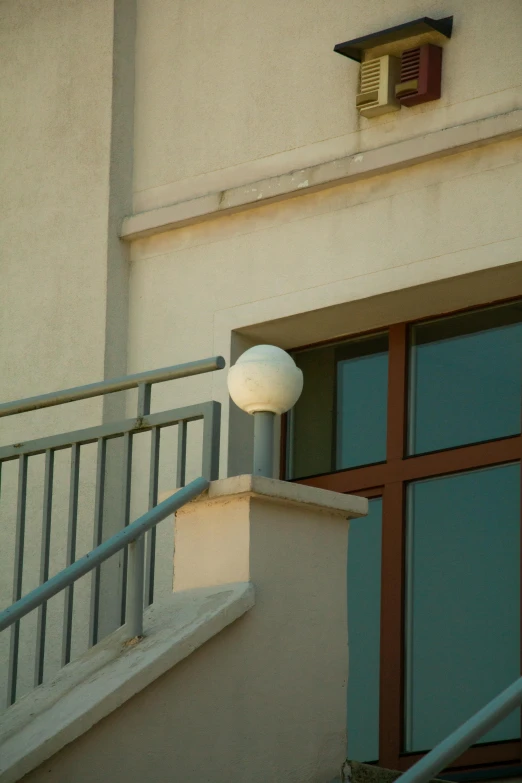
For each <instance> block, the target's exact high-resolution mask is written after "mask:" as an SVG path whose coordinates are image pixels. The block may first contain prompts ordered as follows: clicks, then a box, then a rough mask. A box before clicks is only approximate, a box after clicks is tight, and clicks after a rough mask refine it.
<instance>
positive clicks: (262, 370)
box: [228, 345, 303, 478]
mask: <svg viewBox="0 0 522 783" xmlns="http://www.w3.org/2000/svg"><path fill="white" fill-rule="evenodd" d="M228 390H229V392H230V396H231V397H232V399H233V401H234V402H235V403H236V405H237V406H238V408H241V410H243V411H246V413H250V414H251V415H253V416H254V468H253V473H254V475H257V476H268V477H269V478H273V474H274V457H273V454H274V421H275V416H276V414H277V415H281V414H282V413H286V412H287V411H289V410H290V408H292V407H293V406H294V405H295V403H296V402H297V400H298V399H299V397H300V394H301V391H302V390H303V373H302V372H301V370H300V369H299V368H298V367H296V365H295V362H294V360H293V359H292V357H291V356H290V355H289V354H287V353H286V351H283V349H282V348H277V347H276V346H275V345H256V346H255V347H254V348H249V349H248V351H245V353H243V354H242V355H241V356H240V357H239V359H238V360H237V362H236V363H235V365H234V366H233V367H231V368H230V370H229V373H228Z"/></svg>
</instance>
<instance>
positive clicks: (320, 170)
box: [120, 109, 522, 241]
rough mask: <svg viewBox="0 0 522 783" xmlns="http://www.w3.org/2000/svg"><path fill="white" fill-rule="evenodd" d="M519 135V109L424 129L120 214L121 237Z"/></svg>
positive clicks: (172, 226) (521, 123) (129, 237)
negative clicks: (353, 151) (386, 142)
mask: <svg viewBox="0 0 522 783" xmlns="http://www.w3.org/2000/svg"><path fill="white" fill-rule="evenodd" d="M520 135H522V109H515V110H513V111H510V112H507V113H506V114H498V115H496V116H493V117H485V118H484V119H481V120H475V121H473V122H468V123H465V124H462V125H456V126H453V127H450V128H444V129H443V130H438V131H433V132H432V133H426V134H424V135H422V136H417V137H415V138H413V139H406V140H404V141H400V142H397V143H396V144H390V145H387V146H384V147H379V148H376V149H372V150H367V151H366V152H360V153H356V154H354V155H348V156H347V157H344V158H339V159H338V160H334V161H330V162H327V163H321V164H318V165H314V166H309V167H308V168H303V169H300V170H297V171H292V172H289V173H287V174H282V175H280V176H276V177H270V178H268V179H263V180H258V181H256V182H250V183H245V184H244V185H241V186H239V187H234V188H230V189H228V190H222V191H216V192H214V193H209V194H208V195H205V196H201V197H200V198H194V199H189V200H187V201H181V202H178V203H176V204H171V205H169V206H165V207H160V208H158V209H153V210H149V211H147V212H140V213H138V214H135V215H131V216H129V217H127V218H125V219H124V221H123V225H122V230H121V234H120V236H121V238H122V239H124V240H126V241H132V240H135V239H140V238H143V237H147V236H152V235H154V234H159V233H162V232H163V231H170V230H172V229H175V228H182V227H183V226H189V225H193V224H195V223H199V222H202V221H205V220H212V219H214V218H216V217H219V216H221V215H230V214H234V213H237V212H242V211H244V210H247V209H254V208H255V207H257V206H260V205H264V204H270V203H273V202H276V201H282V200H284V199H288V198H295V197H296V196H300V195H302V194H305V193H314V192H317V191H319V190H325V189H326V188H331V187H334V186H336V185H344V184H347V183H350V182H356V181H358V180H362V179H367V178H368V177H375V176H377V175H379V174H386V173H389V172H392V171H398V170H400V169H403V168H407V167H408V166H413V165H416V164H418V163H424V162H426V161H430V160H435V159H437V158H443V157H446V156H448V155H455V154H457V153H459V152H465V151H467V150H471V149H474V148H476V147H482V146H484V145H486V144H491V143H494V142H499V141H505V140H507V139H512V138H515V137H517V136H520Z"/></svg>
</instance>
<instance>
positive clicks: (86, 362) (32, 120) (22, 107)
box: [0, 0, 134, 702]
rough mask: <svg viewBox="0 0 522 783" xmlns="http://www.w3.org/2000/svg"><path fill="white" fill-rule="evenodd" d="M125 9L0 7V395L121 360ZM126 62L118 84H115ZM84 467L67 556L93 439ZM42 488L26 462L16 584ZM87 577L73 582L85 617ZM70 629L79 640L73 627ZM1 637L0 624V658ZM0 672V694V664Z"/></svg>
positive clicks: (85, 538) (6, 581)
mask: <svg viewBox="0 0 522 783" xmlns="http://www.w3.org/2000/svg"><path fill="white" fill-rule="evenodd" d="M123 10H124V14H123V15H122V14H120V13H119V7H118V2H116V3H115V2H113V0H89V2H84V1H83V0H59V1H57V2H46V1H45V0H28V1H27V2H22V3H21V2H18V0H5V2H2V3H0V73H1V78H0V104H1V105H2V111H1V112H0V114H1V116H0V149H1V153H0V155H1V165H0V168H1V170H2V176H1V177H0V180H1V181H0V215H1V217H0V269H1V275H2V284H1V286H0V330H1V334H2V340H1V344H0V399H1V401H2V402H3V401H9V400H13V399H18V398H21V397H27V396H31V395H36V394H41V393H44V392H50V391H53V390H58V389H62V388H67V387H69V386H76V385H81V384H85V383H89V382H92V381H96V380H100V379H103V378H104V377H107V376H109V377H111V376H114V375H119V374H123V373H124V372H125V369H126V331H127V279H128V254H127V250H126V249H125V248H124V247H123V246H122V243H121V242H120V241H119V240H118V233H117V232H118V225H119V223H120V221H121V217H122V215H123V214H125V212H126V211H127V210H128V209H129V205H130V195H131V187H130V186H131V177H132V158H131V155H130V154H129V153H130V152H131V151H132V145H131V143H129V142H128V140H126V138H125V137H126V135H128V134H129V133H130V134H131V136H132V112H133V89H134V78H133V60H132V57H131V58H130V60H129V58H128V55H127V54H125V52H124V51H123V50H124V49H125V47H126V45H127V44H126V42H128V43H129V44H130V45H131V53H132V54H133V48H134V20H133V13H132V11H133V3H132V2H125V8H124V9H123ZM127 48H128V46H127ZM127 61H128V62H127ZM129 66H130V67H129ZM125 71H126V73H125V84H121V83H118V81H117V77H118V78H119V77H120V76H121V75H122V73H123V72H125ZM129 110H130V114H129ZM129 117H130V122H129ZM121 123H125V125H126V127H125V128H122V126H121ZM115 146H116V147H117V150H116V152H115ZM119 408H120V411H119V413H118V403H116V406H115V405H114V404H112V405H111V404H105V405H104V404H103V403H102V401H101V399H97V400H89V401H86V402H84V403H75V404H72V405H68V406H62V407H59V408H50V409H48V410H47V411H40V412H35V413H29V414H25V415H22V416H16V417H12V418H4V419H2V424H1V431H2V445H4V444H8V443H10V442H11V443H13V442H20V441H24V440H26V439H29V438H33V437H37V436H45V435H50V434H55V433H57V432H60V431H62V432H63V431H67V430H72V429H80V428H82V427H87V426H90V425H94V424H98V423H100V422H101V421H102V418H107V417H110V416H115V415H119V416H120V417H121V412H122V411H123V408H122V405H121V403H120V404H119ZM82 465H83V467H82V479H81V490H80V497H81V503H80V518H79V534H78V548H77V551H78V554H83V553H85V552H86V551H88V550H89V549H90V548H91V547H92V516H93V514H92V508H93V491H92V484H93V478H94V467H95V454H94V451H93V448H92V447H89V448H87V449H86V450H85V452H84V454H83V460H82ZM16 471H17V464H16V462H12V463H8V465H6V467H5V470H4V474H3V484H2V490H3V492H2V502H1V504H0V517H1V519H0V527H1V529H2V531H3V533H2V546H1V555H0V596H1V598H0V603H1V605H2V606H3V605H6V604H9V603H10V599H11V590H12V579H13V551H14V530H15V524H14V522H15V511H16ZM109 480H110V479H109ZM68 481H69V464H68V455H67V454H66V453H65V452H60V454H58V455H57V457H56V466H55V494H54V508H53V524H52V546H51V574H52V573H53V572H55V571H56V570H58V569H60V568H62V567H63V566H64V564H65V541H66V531H67V504H68ZM42 496H43V457H36V458H33V460H32V461H31V463H30V471H29V490H28V505H27V523H26V536H25V573H24V580H23V592H27V591H28V590H30V589H32V588H33V587H35V586H36V585H37V584H38V578H39V566H40V545H41V533H40V526H41V518H42ZM85 582H86V580H83V581H82V583H81V584H79V586H78V591H77V606H78V607H79V609H80V610H82V611H83V615H84V616H85V614H86V613H87V610H88V585H87V584H84V583H85ZM58 603H59V600H58V599H57V600H56V601H54V602H51V603H50V605H49V624H50V627H49V632H48V637H47V638H48V649H49V658H48V661H49V668H48V671H49V670H52V669H53V668H55V667H56V665H57V663H58V660H59V656H60V644H61V618H60V612H59V608H60V607H59V606H58ZM33 634H34V622H33V618H31V619H28V620H26V621H25V622H24V623H22V638H21V651H22V659H21V692H23V690H24V689H25V687H27V686H28V684H29V682H30V681H31V680H32V667H33V663H32V656H33V650H34V635H33ZM79 634H80V635H79V637H78V636H77V637H76V638H77V640H78V644H79V647H80V648H81V647H82V646H84V645H85V640H86V637H85V630H84V629H79ZM7 643H8V634H7V633H4V634H2V638H1V639H0V644H1V645H2V647H1V649H0V655H1V657H2V661H4V662H5V654H6V650H7ZM0 670H1V677H0V692H1V699H2V702H3V697H4V682H3V678H4V675H5V674H6V666H5V665H3V666H1V667H0ZM19 692H20V691H19Z"/></svg>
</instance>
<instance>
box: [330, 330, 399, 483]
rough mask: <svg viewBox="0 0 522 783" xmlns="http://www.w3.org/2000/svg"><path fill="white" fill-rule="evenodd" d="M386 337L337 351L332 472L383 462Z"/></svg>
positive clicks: (355, 343) (386, 363)
mask: <svg viewBox="0 0 522 783" xmlns="http://www.w3.org/2000/svg"><path fill="white" fill-rule="evenodd" d="M387 399H388V336H387V335H386V334H384V335H377V336H372V337H367V338H364V339H361V340H353V341H351V342H350V343H346V344H345V345H344V346H343V348H342V350H339V351H338V361H337V405H336V413H337V427H336V434H337V437H336V465H335V467H336V469H337V470H342V469H343V468H353V467H356V466H357V465H370V464H371V463H374V462H383V461H384V460H385V459H386V410H387Z"/></svg>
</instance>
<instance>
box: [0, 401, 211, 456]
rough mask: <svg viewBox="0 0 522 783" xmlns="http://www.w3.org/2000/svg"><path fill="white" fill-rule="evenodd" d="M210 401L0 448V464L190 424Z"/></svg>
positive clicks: (201, 416) (206, 409) (205, 412)
mask: <svg viewBox="0 0 522 783" xmlns="http://www.w3.org/2000/svg"><path fill="white" fill-rule="evenodd" d="M213 405H215V403H213V402H212V401H210V402H203V403H200V404H199V405H187V406H185V407H184V408H173V409H172V410H169V411H161V413H151V414H150V415H148V416H143V417H138V418H136V419H125V420H124V421H116V422H111V423H109V424H100V425H99V426H96V427H89V428H87V429H84V430H75V431H73V432H64V433H62V434H60V435H51V436H50V437H47V438H37V439H35V440H31V441H27V442H26V443H15V444H13V445H12V446H3V447H2V448H0V461H2V462H8V461H9V460H13V459H18V457H20V455H22V454H24V455H26V456H35V455H36V454H44V453H45V452H46V451H47V450H48V449H53V451H59V450H60V449H66V448H70V447H71V444H73V443H79V444H81V445H82V446H83V445H87V444H88V443H95V442H96V441H97V440H98V439H99V438H106V439H107V440H110V439H111V438H117V437H119V436H121V435H124V434H125V433H127V432H147V431H148V430H151V429H153V427H162V426H165V427H166V426H169V425H171V424H172V425H174V424H177V423H178V422H184V423H185V422H191V421H198V420H200V419H204V418H205V416H206V415H208V414H209V413H210V410H211V408H212V406H213Z"/></svg>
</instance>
